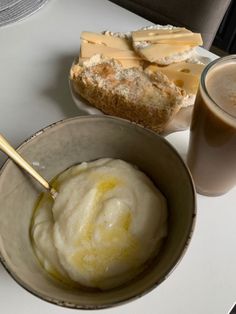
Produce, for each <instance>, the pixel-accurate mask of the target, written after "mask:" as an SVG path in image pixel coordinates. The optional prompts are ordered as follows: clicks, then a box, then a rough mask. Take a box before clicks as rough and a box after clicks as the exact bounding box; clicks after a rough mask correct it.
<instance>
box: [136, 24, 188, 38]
mask: <svg viewBox="0 0 236 314" xmlns="http://www.w3.org/2000/svg"><path fill="white" fill-rule="evenodd" d="M184 34H190V35H191V34H192V32H191V31H190V30H188V29H186V28H184V27H178V28H173V29H163V28H160V29H146V30H139V31H135V32H132V33H131V35H132V40H133V41H153V40H156V39H160V36H177V37H178V36H183V35H184Z"/></svg>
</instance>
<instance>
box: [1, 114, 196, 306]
mask: <svg viewBox="0 0 236 314" xmlns="http://www.w3.org/2000/svg"><path fill="white" fill-rule="evenodd" d="M76 120H78V121H79V120H110V121H118V122H121V123H124V124H128V125H131V126H134V127H137V128H141V129H142V130H143V131H144V132H146V133H147V134H150V135H151V136H157V137H159V140H161V141H162V142H163V143H165V145H167V146H168V147H169V148H170V150H172V151H173V153H174V154H175V155H176V156H177V158H178V159H179V161H180V162H181V164H182V166H183V169H184V170H185V172H186V176H187V177H188V179H189V182H190V186H191V192H192V206H191V208H192V215H191V223H190V225H189V230H188V233H187V234H188V236H187V237H186V240H185V241H184V243H183V245H182V248H181V250H180V254H179V255H178V256H177V257H176V258H175V260H174V261H173V262H172V264H171V265H170V266H169V268H168V269H167V270H166V271H165V273H164V274H163V275H162V276H161V277H160V278H159V279H158V280H157V281H156V282H155V283H154V284H151V285H150V286H149V287H147V288H146V289H145V290H144V291H142V292H140V293H137V294H135V295H132V296H129V297H127V298H124V299H122V300H118V301H114V302H112V303H105V304H102V305H91V304H88V305H78V304H75V303H72V302H66V301H63V300H61V299H59V298H53V297H49V296H48V295H46V294H43V293H40V292H38V291H36V290H35V289H33V288H32V287H30V286H29V285H28V284H26V283H25V282H24V281H23V280H22V279H20V278H19V277H18V275H17V274H16V273H15V272H13V271H12V270H11V269H10V267H9V266H8V265H7V262H6V261H5V259H4V257H3V254H2V248H1V247H0V262H1V264H2V265H3V267H4V268H5V270H6V271H7V272H8V274H9V275H10V276H11V277H12V278H13V279H14V280H15V282H16V283H17V284H19V285H20V286H21V287H22V288H23V289H25V290H26V291H28V292H29V293H31V294H32V295H34V296H36V297H38V298H39V299H41V300H43V301H46V302H48V303H51V304H54V305H58V306H61V307H65V308H70V309H78V310H99V309H109V308H113V307H115V306H118V305H122V304H125V303H127V302H130V301H134V300H136V299H138V298H140V297H142V296H144V295H145V294H147V293H149V292H150V291H152V290H154V289H155V288H156V287H157V286H158V285H160V284H161V283H162V282H163V281H165V280H166V279H167V278H168V277H169V276H170V275H171V273H172V272H173V271H174V270H175V269H176V267H177V266H178V265H179V263H180V261H181V260H182V258H183V257H184V255H185V253H186V251H187V248H188V246H189V244H190V241H191V238H192V235H193V232H194V229H195V225H196V215H197V201H196V190H195V185H194V181H193V178H192V175H191V173H190V170H189V168H188V166H187V165H186V163H185V162H184V161H183V159H182V157H181V156H180V154H179V153H178V151H177V150H176V148H175V147H174V146H173V145H172V144H171V143H169V142H168V141H167V140H166V139H165V138H164V137H163V136H161V135H159V134H157V133H155V132H154V131H152V130H149V129H146V128H145V127H143V126H142V125H139V124H137V123H135V122H130V121H128V120H125V119H122V118H117V117H113V116H106V115H82V116H76V117H72V118H65V119H61V120H59V121H57V122H54V123H51V124H49V125H48V126H46V127H44V128H42V129H40V130H39V131H37V132H35V133H34V134H32V135H31V136H30V137H28V138H27V139H25V140H24V141H23V142H22V143H21V144H20V145H19V146H18V147H17V148H16V150H17V151H19V150H21V149H22V148H23V147H24V146H25V145H27V144H28V143H30V142H32V141H33V140H34V139H35V138H36V137H39V136H40V135H43V134H44V133H45V132H46V131H47V130H50V129H52V128H56V127H57V126H60V125H62V124H70V123H71V122H73V121H76ZM10 162H13V161H12V160H11V159H10V158H7V160H6V161H5V162H4V163H3V165H2V166H1V168H0V178H1V175H2V173H3V172H4V170H5V168H6V167H7V165H8V164H9V163H10Z"/></svg>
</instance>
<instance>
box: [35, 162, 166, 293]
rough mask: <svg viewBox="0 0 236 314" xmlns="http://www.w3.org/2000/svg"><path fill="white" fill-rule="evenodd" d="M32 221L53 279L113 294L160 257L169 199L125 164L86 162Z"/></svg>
mask: <svg viewBox="0 0 236 314" xmlns="http://www.w3.org/2000/svg"><path fill="white" fill-rule="evenodd" d="M54 186H55V187H56V189H57V191H58V195H57V197H56V199H55V201H54V200H53V199H52V198H51V197H50V196H49V195H48V193H47V192H46V193H44V194H43V196H42V198H41V199H40V201H39V203H38V205H37V208H36V211H35V214H34V217H33V222H32V228H31V234H32V239H33V246H34V249H35V252H36V254H37V256H38V258H39V260H40V262H41V263H42V265H43V266H44V268H45V269H46V270H47V271H48V272H49V273H50V274H52V275H53V276H54V277H56V278H58V279H59V280H62V281H63V282H65V283H69V284H72V285H73V282H70V281H71V280H72V281H74V282H77V283H79V284H81V285H84V286H86V287H93V288H100V289H109V288H114V287H117V286H119V285H121V284H124V283H127V282H128V281H129V280H130V279H132V278H134V277H135V275H137V274H138V273H140V271H141V270H143V269H144V268H145V263H146V262H147V261H148V260H149V259H150V258H151V257H154V256H155V255H157V253H158V252H159V250H160V248H161V244H162V242H163V239H164V237H165V236H166V234H167V204H166V200H165V197H164V196H163V195H162V194H161V192H160V191H159V190H158V189H157V188H156V187H155V185H154V184H153V183H152V182H151V180H150V179H149V178H148V177H147V176H146V175H145V174H144V173H143V172H141V171H139V170H138V169H136V168H135V167H134V166H132V165H130V164H128V163H127V162H125V161H122V160H115V159H106V158H103V159H99V160H96V161H93V162H89V163H87V162H83V163H81V164H80V165H77V166H73V167H71V168H69V169H68V170H66V171H65V172H63V173H62V174H60V175H59V176H58V177H57V178H56V180H55V181H54Z"/></svg>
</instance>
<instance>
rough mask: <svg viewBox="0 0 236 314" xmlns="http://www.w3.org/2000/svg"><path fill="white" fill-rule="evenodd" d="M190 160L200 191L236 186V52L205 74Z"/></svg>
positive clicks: (219, 191) (207, 192)
mask: <svg viewBox="0 0 236 314" xmlns="http://www.w3.org/2000/svg"><path fill="white" fill-rule="evenodd" d="M187 163H188V166H189V168H190V171H191V173H192V175H193V179H194V182H195V185H196V189H197V191H198V192H199V193H200V194H204V195H212V196H214V195H221V194H224V193H226V192H227V191H229V190H230V189H231V188H232V187H233V186H234V185H236V55H234V56H228V57H225V58H222V59H217V60H216V61H214V62H212V63H211V64H209V65H208V66H207V67H206V68H205V69H204V71H203V73H202V76H201V82H200V86H199V90H198V95H197V98H196V102H195V105H194V111H193V118H192V123H191V132H190V141H189V151H188V160H187Z"/></svg>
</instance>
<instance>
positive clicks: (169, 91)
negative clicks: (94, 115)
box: [70, 55, 184, 132]
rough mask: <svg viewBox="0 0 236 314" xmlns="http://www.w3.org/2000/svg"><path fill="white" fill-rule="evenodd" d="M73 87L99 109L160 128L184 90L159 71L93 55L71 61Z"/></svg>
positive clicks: (168, 118) (178, 103)
mask: <svg viewBox="0 0 236 314" xmlns="http://www.w3.org/2000/svg"><path fill="white" fill-rule="evenodd" d="M70 79H71V83H72V87H73V89H74V91H75V92H76V93H77V94H79V95H80V96H82V97H83V98H84V99H86V100H87V101H88V102H89V103H90V104H91V105H92V106H94V107H95V108H97V109H99V110H101V111H102V112H103V113H105V114H108V115H112V116H117V117H120V118H124V119H127V120H130V121H132V122H135V123H138V124H141V125H143V126H144V127H146V128H149V129H151V130H153V131H155V132H162V131H163V130H164V128H165V126H166V125H167V124H168V123H169V122H170V121H171V120H172V119H173V117H174V115H175V114H176V113H177V112H178V111H179V109H180V108H181V105H182V102H183V99H184V91H183V90H181V89H179V88H178V87H176V86H175V84H173V83H172V82H171V81H169V79H168V78H167V77H166V76H165V75H164V74H162V73H159V74H158V75H155V76H152V75H148V74H147V73H144V72H143V71H142V70H140V69H138V68H130V69H124V68H122V66H121V64H120V63H119V62H118V61H117V60H114V59H110V58H105V57H102V56H100V55H99V56H98V55H96V56H94V57H92V58H91V59H90V60H89V61H88V62H84V63H83V65H82V66H81V65H78V62H75V63H74V65H73V66H72V68H71V75H70Z"/></svg>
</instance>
